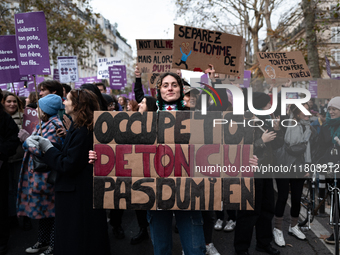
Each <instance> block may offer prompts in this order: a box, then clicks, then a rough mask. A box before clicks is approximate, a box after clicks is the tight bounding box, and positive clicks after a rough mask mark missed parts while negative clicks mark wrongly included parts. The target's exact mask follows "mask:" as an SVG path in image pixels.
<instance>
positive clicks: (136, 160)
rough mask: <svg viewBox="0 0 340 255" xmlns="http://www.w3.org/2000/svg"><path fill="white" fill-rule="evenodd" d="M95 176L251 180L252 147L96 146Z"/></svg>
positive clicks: (179, 145)
mask: <svg viewBox="0 0 340 255" xmlns="http://www.w3.org/2000/svg"><path fill="white" fill-rule="evenodd" d="M94 150H95V151H96V153H97V157H98V159H97V160H96V162H95V164H94V176H120V177H154V178H157V177H160V178H166V177H206V178H208V177H228V178H239V177H253V175H254V172H253V169H252V168H250V167H248V166H249V159H250V158H251V157H252V156H253V154H252V152H253V146H252V145H248V144H247V145H241V144H239V145H229V144H224V145H221V144H195V145H193V144H190V145H189V144H158V145H144V144H138V145H137V144H136V145H131V144H120V145H117V144H95V145H94Z"/></svg>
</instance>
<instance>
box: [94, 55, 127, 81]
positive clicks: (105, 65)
mask: <svg viewBox="0 0 340 255" xmlns="http://www.w3.org/2000/svg"><path fill="white" fill-rule="evenodd" d="M122 64H123V62H122V61H121V60H120V59H119V58H116V57H113V58H98V60H97V66H98V71H97V78H98V79H109V78H110V75H109V67H110V66H113V65H122Z"/></svg>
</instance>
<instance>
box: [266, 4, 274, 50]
mask: <svg viewBox="0 0 340 255" xmlns="http://www.w3.org/2000/svg"><path fill="white" fill-rule="evenodd" d="M269 4H270V3H269V0H265V2H264V18H265V20H266V26H267V42H266V43H267V46H268V50H269V51H270V52H274V51H275V44H274V40H273V37H272V36H271V35H268V34H269V33H271V32H272V30H273V29H272V22H271V21H270V16H271V12H270V11H269Z"/></svg>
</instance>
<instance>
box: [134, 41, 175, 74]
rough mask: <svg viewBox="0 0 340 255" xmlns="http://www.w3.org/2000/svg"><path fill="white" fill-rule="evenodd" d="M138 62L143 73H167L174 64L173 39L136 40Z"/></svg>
mask: <svg viewBox="0 0 340 255" xmlns="http://www.w3.org/2000/svg"><path fill="white" fill-rule="evenodd" d="M136 44H137V64H138V67H139V70H140V71H141V72H142V73H166V72H169V71H170V68H171V64H172V47H173V40H136Z"/></svg>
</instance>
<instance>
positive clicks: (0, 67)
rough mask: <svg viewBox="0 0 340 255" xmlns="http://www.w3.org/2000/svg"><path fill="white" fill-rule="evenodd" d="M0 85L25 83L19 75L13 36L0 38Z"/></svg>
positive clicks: (24, 79)
mask: <svg viewBox="0 0 340 255" xmlns="http://www.w3.org/2000/svg"><path fill="white" fill-rule="evenodd" d="M0 45H1V48H0V83H6V82H16V81H27V80H28V77H27V76H26V75H20V73H19V62H18V54H17V48H16V43H15V35H4V36H0Z"/></svg>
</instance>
